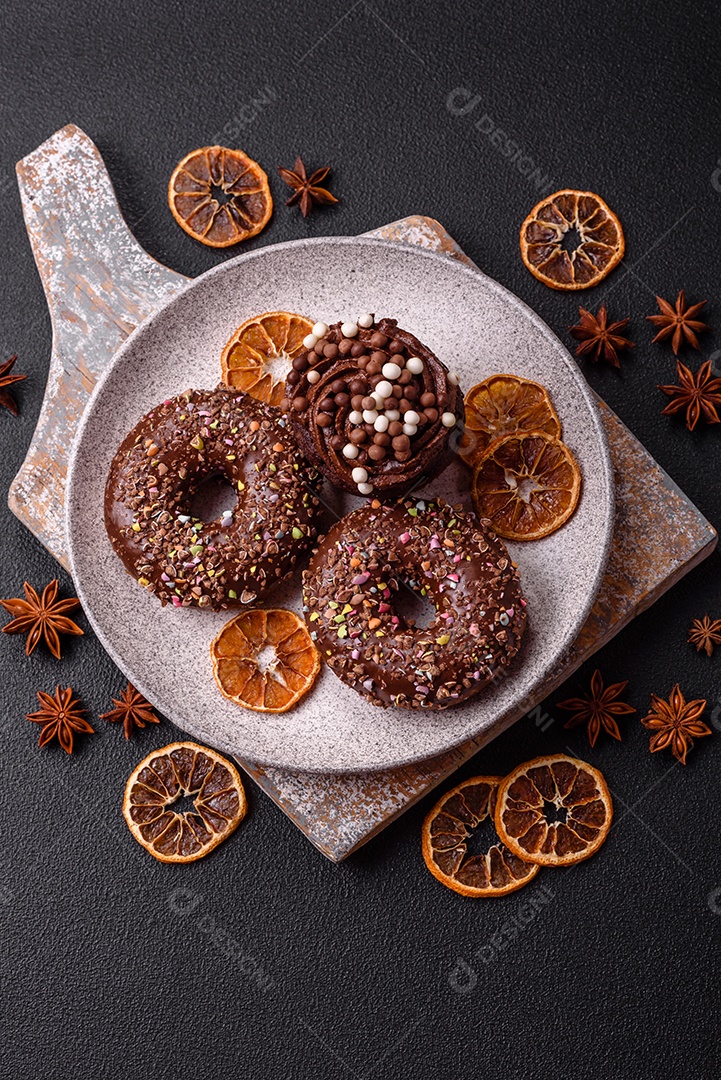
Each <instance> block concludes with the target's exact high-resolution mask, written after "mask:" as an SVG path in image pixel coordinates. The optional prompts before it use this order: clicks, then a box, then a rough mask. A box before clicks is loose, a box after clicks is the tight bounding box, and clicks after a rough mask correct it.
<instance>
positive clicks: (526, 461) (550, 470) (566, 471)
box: [471, 431, 581, 540]
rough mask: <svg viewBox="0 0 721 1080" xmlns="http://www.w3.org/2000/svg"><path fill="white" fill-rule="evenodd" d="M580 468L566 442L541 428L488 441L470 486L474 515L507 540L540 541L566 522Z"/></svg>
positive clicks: (578, 490)
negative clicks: (487, 522) (485, 520)
mask: <svg viewBox="0 0 721 1080" xmlns="http://www.w3.org/2000/svg"><path fill="white" fill-rule="evenodd" d="M580 493H581V471H580V469H579V468H578V465H577V464H576V460H575V458H574V456H573V454H572V453H571V451H570V450H569V449H568V447H567V446H566V445H565V443H562V442H561V441H560V440H559V439H555V438H554V437H553V436H552V435H547V434H546V433H545V432H543V431H530V432H521V433H519V434H518V435H507V436H506V437H505V438H504V439H499V440H498V441H497V442H495V443H491V445H490V446H489V447H488V449H487V450H486V452H485V453H484V455H483V456H482V457H481V460H480V461H479V462H478V464H477V465H476V468H475V470H474V473H473V481H472V485H471V495H472V497H473V504H474V506H475V508H476V512H477V514H478V516H479V517H482V518H490V520H491V523H492V524H493V528H494V529H495V531H496V532H497V533H498V535H499V536H502V537H504V538H505V539H506V540H540V539H541V537H543V536H548V535H549V534H550V533H552V532H555V530H556V529H559V528H560V527H561V525H563V524H564V522H566V521H568V519H569V518H570V516H571V514H572V513H573V511H574V510H575V509H576V506H577V505H578V499H579V495H580Z"/></svg>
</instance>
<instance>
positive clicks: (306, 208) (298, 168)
mask: <svg viewBox="0 0 721 1080" xmlns="http://www.w3.org/2000/svg"><path fill="white" fill-rule="evenodd" d="M278 172H279V173H280V175H281V177H282V179H283V181H284V183H286V184H287V185H288V187H291V188H293V194H292V195H291V197H290V198H289V199H287V200H286V203H285V205H286V206H293V205H294V204H295V203H297V202H300V209H301V213H302V214H303V217H308V214H309V213H310V212H311V210H312V209H313V204H314V203H321V204H322V205H323V206H330V205H331V203H337V202H338V200H337V199H336V197H335V195H331V193H330V191H328V190H327V189H326V188H324V187H321V186H320V185H321V184H322V183H323V181H324V180H325V178H326V176H327V175H328V173H329V172H330V166H329V165H326V166H324V168H322V169H316V171H315V172H314V173H313V174H312V175H311V176H308V175H307V174H306V171H305V165H304V164H303V158H301V157H298V158H296V159H295V165H294V166H293V169H292V170H291V169H284V168H282V166H280V165H279V166H278Z"/></svg>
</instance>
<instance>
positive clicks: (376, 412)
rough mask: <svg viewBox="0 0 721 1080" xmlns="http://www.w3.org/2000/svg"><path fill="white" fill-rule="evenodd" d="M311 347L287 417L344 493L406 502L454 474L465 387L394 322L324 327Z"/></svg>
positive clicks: (293, 377) (296, 367)
mask: <svg viewBox="0 0 721 1080" xmlns="http://www.w3.org/2000/svg"><path fill="white" fill-rule="evenodd" d="M303 344H304V345H305V346H306V351H305V352H303V353H301V354H300V355H299V356H297V357H296V358H295V360H294V361H293V370H292V371H290V372H289V374H288V378H287V381H286V388H285V393H286V396H285V398H284V400H283V403H282V406H281V407H282V408H285V409H286V410H287V412H288V414H289V416H290V420H291V425H292V430H293V433H294V435H295V438H296V440H297V442H298V445H299V446H300V447H301V449H302V450H303V453H304V454H305V456H306V457H307V458H308V460H309V461H310V462H312V464H313V465H315V466H316V467H317V468H319V469H320V470H321V472H323V473H324V474H325V475H326V476H327V477H328V479H329V480H330V481H331V482H332V483H333V484H335V486H336V487H339V488H343V489H344V490H345V491H350V492H352V493H353V494H354V495H358V494H360V495H371V494H373V495H374V496H379V497H387V496H392V495H400V494H405V493H407V492H408V491H409V490H410V489H411V488H413V486H414V485H417V484H418V483H420V482H421V481H423V480H426V479H430V478H431V477H433V476H435V475H436V474H437V473H439V472H440V471H441V470H442V469H444V468H445V467H446V465H448V464H449V462H450V461H451V459H452V457H453V453H454V450H455V446H456V442H457V436H458V435H460V432H461V430H462V421H463V419H464V409H463V395H462V393H461V392H460V390H459V389H458V377H457V376H456V375H453V374H451V373H449V372H448V370H447V368H446V367H445V366H444V365H443V364H442V363H441V361H440V360H439V359H438V357H436V356H435V355H434V354H433V353H432V352H431V350H430V349H428V348H427V347H426V346H425V345H423V344H422V342H420V341H419V340H418V338H416V337H414V336H413V334H409V333H408V331H407V330H401V329H400V328H399V327H398V325H397V323H396V320H395V319H381V320H380V321H379V322H378V323H375V322H374V321H373V316H372V315H363V316H361V318H360V319H359V320H358V322H357V323H336V324H335V325H334V326H331V327H330V328H328V327H327V326H326V325H325V323H316V325H315V326H314V327H313V333H312V334H309V335H308V336H307V337H306V338H305V339H304V342H303Z"/></svg>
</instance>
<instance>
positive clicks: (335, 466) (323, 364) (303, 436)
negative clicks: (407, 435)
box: [286, 319, 465, 498]
mask: <svg viewBox="0 0 721 1080" xmlns="http://www.w3.org/2000/svg"><path fill="white" fill-rule="evenodd" d="M341 325H342V324H341V323H336V324H335V325H333V326H331V327H330V328H329V330H328V333H327V334H326V335H325V337H324V338H323V339H322V341H323V343H327V344H339V343H340V342H341V341H342V340H343V334H342V331H341ZM378 332H380V333H382V334H384V335H386V337H387V338H389V341H394V340H395V341H398V342H400V343H401V344H402V345H403V346H404V349H405V356H406V357H410V356H417V357H420V359H421V360H422V361H423V364H424V370H423V372H422V373H421V374H420V375H416V376H414V377H413V380H412V385H413V386H414V388H415V390H416V392H417V396H418V398H420V396H421V395H422V394H424V393H428V392H431V393H433V394H435V395H436V397H438V396H441V397H442V399H444V400H445V404H444V405H443V407H442V408H441V409H438V410H436V411H437V412H438V414H439V415H438V417H437V418H436V419H435V420H434V421H433V422H429V423H427V424H425V425H424V426H423V427H421V428H419V431H418V434H417V435H415V436H413V438H412V442H411V449H412V453H411V457H410V458H409V460H408V461H404V462H401V461H396V460H394V459H393V458H392V457H390V456H388V457H386V458H385V459H384V460H383V461H381V462H379V463H375V462H373V461H363V462H362V464H363V466H364V467H365V468H366V469H367V471H368V473H369V481H370V482H371V483H372V484H373V496H378V497H380V498H385V497H390V496H395V495H400V494H402V493H403V492H407V491H408V490H409V489H410V488H412V487H413V485H414V484H416V483H418V482H419V481H421V480H422V479H423V480H425V479H431V478H432V477H434V476H436V475H437V474H438V473H439V472H441V471H442V470H443V469H445V468H446V466H447V465H449V464H450V462H451V460H452V459H453V455H454V452H455V447H456V445H457V442H458V439H459V438H460V433H461V431H462V422H463V420H464V418H465V411H464V407H463V394H462V393H461V391H460V390H459V388H458V387H457V386H456V385H454V384H453V383H452V382H450V381H449V379H448V370H447V368H446V367H445V365H444V364H442V363H441V361H440V360H439V359H438V357H437V356H435V354H434V353H432V352H431V350H430V349H429V348H427V347H426V346H425V345H424V344H423V343H422V342H421V341H419V340H418V338H416V337H414V335H413V334H411V333H409V332H408V331H407V330H402V329H401V328H400V327H399V326H398V324H397V322H396V320H395V319H380V320H379V321H378V322H376V323H374V324H373V325H372V326H370V327H368V328H367V329H364V328H362V327H361V328H359V330H358V334H357V336H356V337H354V338H352V339H351V340H352V341H353V343H354V344H355V343H362V344H364V345H366V346H367V351H368V352H369V353H372V352H373V351H374V347H373V346H372V345H371V338H372V337H373V335H374V334H376V333H378ZM386 351H387V348H386ZM303 355H304V356H306V357H307V356H308V355H311V356H312V355H313V351H312V350H308V351H307V352H306V353H305V354H303ZM396 359H397V358H396V356H394V355H390V354H389V355H388V360H390V361H394V360H396ZM316 360H318V358H317V355H316ZM313 370H314V371H317V372H319V374H320V376H321V377H320V380H319V381H318V382H317V383H315V384H311V383H309V382H308V378H307V374H308V373H307V371H306V372H303V373H302V374H301V376H300V378H299V380H298V381H297V382H295V383H291V382H290V381H289V382H288V383H287V384H286V403H287V404H288V407H289V417H290V422H291V426H292V430H293V434H294V435H295V438H296V441H297V443H298V445H299V446H300V447H301V449H302V450H303V453H304V454H305V456H306V457H307V458H308V460H309V461H310V462H312V464H313V465H315V466H316V467H317V468H318V469H320V470H321V472H323V473H324V475H325V476H326V477H327V478H328V479H329V480H330V481H331V482H332V483H333V484H334V485H335V486H336V487H339V488H343V489H344V490H345V491H350V492H352V493H353V494H354V495H357V494H358V485H357V484H356V483H355V482H354V481H353V479H352V476H351V474H352V472H353V469H354V468H355V467H356V466H357V465H358V464H359V462H358V461H357V460H347V459H346V458H345V457H344V456H343V453H342V449H341V448H334V447H333V446H332V445H331V439H332V438H333V436H334V435H338V436H340V435H342V436H343V438H344V441H347V440H348V439H349V437H350V432H351V431H352V430H353V425H351V423H350V422H349V419H348V417H349V415H350V413H351V411H352V408H351V406H350V405H347V406H346V407H342V408H337V409H335V411H334V414H333V420H334V422H333V424H332V426H328V427H319V425H318V414H319V412H320V411H322V410H319V408H318V406H319V404H320V402H321V401H323V399H324V398H326V397H327V396H328V394H329V387H330V385H331V383H333V382H334V381H335V380H337V379H344V380H346V381H348V382H349V381H350V380H352V379H353V378H354V377H356V376H359V375H361V376H362V375H363V372H362V371H359V369H358V364H357V358H355V357H352V356H351V355H350V354H349V355H347V356H337V357H334V358H332V359H328V358H323V359H320V360H319V361H318V362H315V363H314V366H313ZM299 396H301V397H302V398H304V399H305V400H306V401H307V408H305V409H304V410H303V411H296V410H295V409H293V408H292V407H291V402H292V399H293V398H294V397H295V398H297V397H299ZM442 412H450V413H453V414H454V415H455V417H456V421H457V423H456V427H455V428H450V429H449V428H446V427H444V426H443V424H442V422H441V419H440V414H441V413H442Z"/></svg>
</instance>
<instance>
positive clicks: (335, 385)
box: [330, 379, 346, 394]
mask: <svg viewBox="0 0 721 1080" xmlns="http://www.w3.org/2000/svg"><path fill="white" fill-rule="evenodd" d="M330 388H331V390H332V391H333V393H334V394H344V393H345V391H346V384H345V379H334V380H333V382H332V383H331V384H330Z"/></svg>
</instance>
